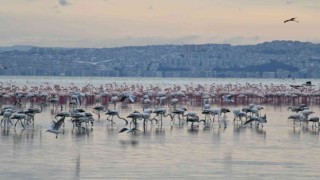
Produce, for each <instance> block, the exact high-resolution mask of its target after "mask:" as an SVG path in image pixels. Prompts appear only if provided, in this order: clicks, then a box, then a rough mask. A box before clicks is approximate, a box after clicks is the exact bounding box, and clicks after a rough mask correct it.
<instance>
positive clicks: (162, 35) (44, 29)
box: [0, 0, 320, 47]
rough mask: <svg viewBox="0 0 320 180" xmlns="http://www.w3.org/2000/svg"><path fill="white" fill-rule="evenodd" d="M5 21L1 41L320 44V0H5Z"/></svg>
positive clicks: (1, 4)
mask: <svg viewBox="0 0 320 180" xmlns="http://www.w3.org/2000/svg"><path fill="white" fill-rule="evenodd" d="M292 17H298V18H297V20H298V21H299V23H296V22H289V23H283V21H284V20H286V19H289V18H292ZM0 24H1V25H0V46H11V45H35V46H45V47H122V46H141V45H162V44H204V43H219V44H221V43H228V44H232V45H246V44H258V43H261V42H265V41H273V40H297V41H304V42H313V43H320V0H0Z"/></svg>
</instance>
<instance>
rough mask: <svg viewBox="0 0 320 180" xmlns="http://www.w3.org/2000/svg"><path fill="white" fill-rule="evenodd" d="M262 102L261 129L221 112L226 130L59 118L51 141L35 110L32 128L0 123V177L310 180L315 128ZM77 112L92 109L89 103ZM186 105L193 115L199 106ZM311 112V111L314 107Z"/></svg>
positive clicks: (45, 120) (46, 120)
mask: <svg viewBox="0 0 320 180" xmlns="http://www.w3.org/2000/svg"><path fill="white" fill-rule="evenodd" d="M39 79H40V80H41V81H47V79H46V78H43V79H41V78H39ZM80 79H81V78H79V80H77V82H79V83H80V82H81V81H80ZM84 79H86V80H87V78H84ZM135 80H136V79H130V80H129V81H132V82H134V81H135ZM183 80H184V81H186V79H183ZM2 81H3V80H2ZM15 81H19V80H15ZM23 81H24V80H23ZM32 81H35V80H32ZM52 81H56V82H60V80H59V78H58V79H56V80H54V79H53V78H52ZM114 81H115V80H114ZM161 81H162V82H164V83H179V81H177V82H172V80H171V81H170V82H166V80H165V79H161ZM239 81H240V80H239ZM241 81H246V79H242V80H241ZM256 81H259V80H258V79H257V80H256ZM150 82H151V80H150ZM139 83H140V82H139ZM264 107H265V109H264V110H263V111H262V113H263V114H267V119H268V123H267V124H265V126H264V127H263V128H262V129H256V128H254V127H253V128H251V127H241V126H236V125H234V124H233V121H232V117H233V116H232V115H231V114H228V118H227V119H228V124H227V126H226V128H224V127H219V126H218V124H215V126H214V127H213V128H209V129H205V128H204V127H203V126H202V125H200V127H199V128H198V129H196V130H191V129H190V124H189V126H186V125H184V126H179V125H172V124H171V123H170V120H169V119H165V120H164V124H163V126H162V127H159V126H157V125H154V126H150V125H149V126H148V128H147V130H146V131H145V132H140V133H138V134H136V135H134V134H128V133H121V134H119V133H118V131H119V130H120V129H121V128H122V127H124V126H125V125H124V123H123V121H121V120H118V119H115V122H116V124H115V125H113V126H112V125H110V123H109V122H107V121H106V120H105V118H106V116H105V115H102V117H101V119H100V120H96V121H95V124H94V126H93V128H92V129H90V128H89V129H88V130H80V131H79V130H76V129H72V124H71V122H70V121H66V127H65V131H64V134H60V135H59V136H58V138H57V139H56V138H55V135H54V134H51V133H46V132H45V130H46V128H47V127H48V126H49V124H50V122H51V120H52V119H54V115H55V112H53V111H52V110H51V108H50V107H46V108H45V109H44V111H43V112H42V113H40V114H36V118H35V126H34V128H32V127H27V128H26V129H25V130H23V129H22V127H21V126H20V125H19V124H18V125H17V127H16V130H14V128H13V127H9V128H8V129H7V128H4V127H1V136H0V152H1V153H0V159H1V161H0V179H56V178H61V179H169V178H170V179H209V178H210V179H212V178H215V179H218V178H220V179H221V178H222V179H238V178H241V179H242V178H243V179H244V178H249V179H258V178H259V179H272V178H277V179H318V177H319V175H320V173H319V168H320V165H319V155H320V152H319V148H320V147H319V146H320V145H319V130H318V129H317V128H312V127H311V125H309V127H308V128H307V127H306V126H302V127H296V128H293V126H292V122H291V121H288V120H287V117H288V116H289V115H290V114H292V113H291V112H290V111H287V107H285V106H272V105H264ZM229 108H231V109H232V108H234V107H233V106H229ZM84 109H85V110H86V111H88V112H92V107H90V106H88V107H85V108H84ZM187 109H188V111H193V112H197V113H198V114H201V108H200V107H187ZM134 110H140V111H141V107H140V106H138V105H135V106H130V108H129V109H121V110H120V114H121V116H127V115H128V114H130V113H131V112H133V111H134ZM312 110H313V111H315V112H316V113H315V114H316V115H319V113H320V107H318V106H313V107H312ZM95 117H96V116H95ZM140 129H141V130H142V125H141V126H140Z"/></svg>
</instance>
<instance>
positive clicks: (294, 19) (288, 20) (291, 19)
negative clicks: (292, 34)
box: [283, 17, 299, 23]
mask: <svg viewBox="0 0 320 180" xmlns="http://www.w3.org/2000/svg"><path fill="white" fill-rule="evenodd" d="M297 18H298V17H294V18H290V19H287V20H285V21H283V23H287V22H290V21H294V22H297V23H298V22H299V21H297V20H296V19H297Z"/></svg>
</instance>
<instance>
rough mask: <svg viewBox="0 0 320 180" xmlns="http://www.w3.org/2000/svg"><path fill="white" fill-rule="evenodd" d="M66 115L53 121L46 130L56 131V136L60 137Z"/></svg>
mask: <svg viewBox="0 0 320 180" xmlns="http://www.w3.org/2000/svg"><path fill="white" fill-rule="evenodd" d="M64 119H65V117H61V118H60V119H59V120H58V121H57V122H56V121H52V122H51V126H50V127H49V128H48V129H47V131H46V132H50V133H54V134H56V138H58V134H60V133H61V132H60V128H61V126H62V124H64Z"/></svg>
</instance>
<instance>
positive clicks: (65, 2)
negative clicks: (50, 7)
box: [58, 0, 70, 6]
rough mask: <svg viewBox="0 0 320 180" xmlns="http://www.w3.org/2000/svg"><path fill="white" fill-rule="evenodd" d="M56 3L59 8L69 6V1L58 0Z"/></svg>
mask: <svg viewBox="0 0 320 180" xmlns="http://www.w3.org/2000/svg"><path fill="white" fill-rule="evenodd" d="M58 1H59V4H60V5H61V6H66V5H69V4H70V2H68V1H69V0H58Z"/></svg>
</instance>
